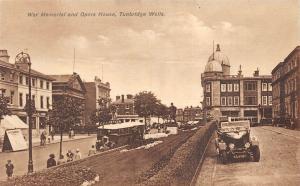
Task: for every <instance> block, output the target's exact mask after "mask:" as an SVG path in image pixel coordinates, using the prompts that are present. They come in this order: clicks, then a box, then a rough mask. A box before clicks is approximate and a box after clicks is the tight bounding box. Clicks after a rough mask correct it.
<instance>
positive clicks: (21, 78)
mask: <svg viewBox="0 0 300 186" xmlns="http://www.w3.org/2000/svg"><path fill="white" fill-rule="evenodd" d="M9 58H10V56H9V55H8V53H7V50H0V89H1V91H0V92H1V94H4V95H3V96H6V97H9V99H10V103H9V109H10V110H11V111H12V114H14V115H17V116H18V117H19V118H20V119H21V120H23V121H24V122H25V123H27V124H28V123H29V121H28V117H27V113H26V112H25V110H24V106H25V105H26V100H27V99H28V91H29V90H28V84H29V77H28V65H24V64H13V63H10V62H9ZM33 63H34V61H33ZM53 80H54V79H53V78H51V77H50V76H47V75H45V74H43V73H40V72H38V71H36V70H34V69H31V85H32V86H31V93H32V99H33V100H34V102H35V108H36V112H35V113H34V114H33V117H32V121H33V122H32V127H33V135H34V136H38V135H39V134H40V133H41V131H43V130H45V129H46V127H47V126H46V117H47V113H48V110H49V109H51V106H52V82H53Z"/></svg>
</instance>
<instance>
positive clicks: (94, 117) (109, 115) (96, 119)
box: [90, 98, 116, 124]
mask: <svg viewBox="0 0 300 186" xmlns="http://www.w3.org/2000/svg"><path fill="white" fill-rule="evenodd" d="M110 102H111V99H110V98H99V99H98V100H97V103H98V105H99V108H98V109H96V110H95V111H94V112H93V113H92V114H91V116H90V119H91V121H92V124H96V123H105V122H108V121H110V120H112V119H113V116H114V114H115V112H116V107H115V106H114V105H110Z"/></svg>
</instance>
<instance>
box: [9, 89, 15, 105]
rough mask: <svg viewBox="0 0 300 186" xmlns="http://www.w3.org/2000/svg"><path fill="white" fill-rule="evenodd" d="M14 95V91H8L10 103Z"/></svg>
mask: <svg viewBox="0 0 300 186" xmlns="http://www.w3.org/2000/svg"><path fill="white" fill-rule="evenodd" d="M14 95H15V92H14V91H10V104H13V101H14Z"/></svg>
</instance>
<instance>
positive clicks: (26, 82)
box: [25, 77, 29, 85]
mask: <svg viewBox="0 0 300 186" xmlns="http://www.w3.org/2000/svg"><path fill="white" fill-rule="evenodd" d="M25 84H26V85H28V84H29V78H28V77H26V78H25Z"/></svg>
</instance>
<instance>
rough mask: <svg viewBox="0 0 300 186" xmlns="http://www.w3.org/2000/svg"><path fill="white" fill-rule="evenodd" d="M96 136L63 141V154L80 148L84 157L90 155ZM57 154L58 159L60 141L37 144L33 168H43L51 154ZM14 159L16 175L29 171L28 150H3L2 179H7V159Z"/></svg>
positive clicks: (0, 170)
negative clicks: (42, 144) (41, 145)
mask: <svg viewBox="0 0 300 186" xmlns="http://www.w3.org/2000/svg"><path fill="white" fill-rule="evenodd" d="M95 142H96V136H94V137H89V138H85V139H77V140H73V141H65V142H63V154H64V155H65V154H66V151H67V150H69V149H72V150H75V149H77V148H79V149H80V151H81V153H82V157H86V156H87V155H88V150H89V149H90V148H91V145H93V144H95ZM51 153H53V154H55V156H56V159H57V158H58V154H59V143H54V144H49V145H46V146H43V147H40V146H37V147H34V148H33V168H34V170H35V171H36V170H41V169H45V168H46V162H47V159H48V158H49V154H51ZM8 159H10V160H12V162H13V164H14V166H15V169H14V175H22V174H26V173H27V165H28V151H27V150H26V151H19V152H1V153H0V180H3V179H6V173H5V164H6V162H7V160H8Z"/></svg>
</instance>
